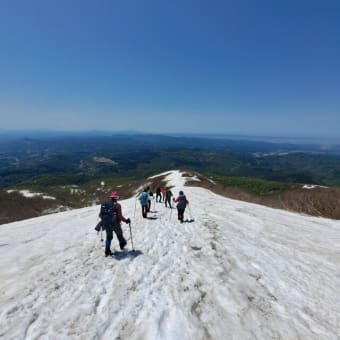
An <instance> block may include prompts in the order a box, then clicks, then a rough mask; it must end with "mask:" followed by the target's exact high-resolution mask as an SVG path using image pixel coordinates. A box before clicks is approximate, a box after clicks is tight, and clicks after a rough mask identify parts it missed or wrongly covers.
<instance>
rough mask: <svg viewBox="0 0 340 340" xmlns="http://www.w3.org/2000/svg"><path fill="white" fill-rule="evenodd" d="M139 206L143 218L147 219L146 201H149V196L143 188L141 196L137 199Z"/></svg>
mask: <svg viewBox="0 0 340 340" xmlns="http://www.w3.org/2000/svg"><path fill="white" fill-rule="evenodd" d="M139 200H140V204H141V206H142V215H143V218H146V217H147V214H148V200H149V194H148V189H147V188H145V189H144V190H143V192H142V194H141V195H140V197H139Z"/></svg>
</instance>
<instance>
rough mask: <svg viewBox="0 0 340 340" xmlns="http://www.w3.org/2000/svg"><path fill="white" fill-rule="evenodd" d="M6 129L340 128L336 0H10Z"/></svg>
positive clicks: (1, 30)
mask: <svg viewBox="0 0 340 340" xmlns="http://www.w3.org/2000/svg"><path fill="white" fill-rule="evenodd" d="M0 44H1V45H0V119H1V125H0V127H1V128H8V129H23V128H40V129H61V130H65V129H67V130H73V129H77V130H90V129H99V130H111V129H112V130H127V129H128V130H138V131H148V132H162V133H163V132H205V133H227V134H228V133H240V134H255V135H256V134H264V135H280V136H282V135H289V136H291V135H294V136H299V135H301V136H328V137H330V136H333V137H334V136H337V137H339V135H340V1H338V0H334V1H332V0H330V1H329V0H320V1H314V0H295V1H291V0H275V1H274V0H268V1H262V0H256V1H255V0H234V1H228V0H224V1H214V0H211V1H208V0H207V1H200V0H192V1H191V0H190V1H187V0H180V1H177V0H169V1H163V0H154V1H147V0H143V1H142V0H121V1H115V0H103V1H101V0H98V1H95V0H93V1H87V0H40V1H36V0H30V1H24V0H22V1H16V0H2V1H1V2H0Z"/></svg>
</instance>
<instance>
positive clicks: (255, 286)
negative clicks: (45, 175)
mask: <svg viewBox="0 0 340 340" xmlns="http://www.w3.org/2000/svg"><path fill="white" fill-rule="evenodd" d="M167 180H168V181H169V185H175V188H173V189H172V191H173V193H174V194H175V195H177V194H178V191H179V190H184V193H185V194H186V195H187V198H188V200H189V201H190V204H189V207H190V210H189V208H187V209H186V211H185V218H186V219H187V220H188V222H186V223H183V224H180V223H179V222H178V221H177V214H176V210H175V209H173V210H170V209H169V208H165V207H164V203H163V204H161V203H156V204H155V205H154V203H153V204H152V209H151V210H152V212H151V214H150V216H151V217H155V218H157V219H155V220H149V219H143V218H142V216H141V210H140V207H139V204H138V201H136V199H135V198H134V197H133V198H130V199H128V200H124V201H121V205H122V210H123V214H124V216H125V217H130V218H131V219H132V224H131V226H132V232H133V241H134V246H135V249H136V250H138V251H140V252H142V255H139V256H137V257H135V258H132V257H126V258H123V259H121V260H117V259H111V258H105V257H104V248H103V246H102V243H101V242H100V236H97V235H96V232H95V231H94V230H93V228H94V226H95V225H96V222H97V216H98V212H99V206H96V207H89V208H84V209H79V210H73V211H67V212H63V213H58V214H54V215H48V216H43V217H39V218H35V219H30V220H26V221H20V222H15V223H11V224H8V225H2V226H0V254H1V257H0V278H1V281H0V305H1V311H0V338H4V339H39V338H41V339H47V338H48V339H129V340H130V339H132V340H133V339H152V340H153V339H176V340H177V339H181V340H182V339H195V340H196V339H327V340H328V339H339V337H338V336H339V334H340V303H339V298H338V292H339V287H340V273H339V268H340V266H339V264H340V242H339V241H340V225H339V222H338V221H332V220H327V219H322V218H314V217H306V216H302V215H298V214H295V213H289V212H285V211H280V210H275V209H270V208H267V207H262V206H259V205H254V204H250V203H244V202H239V201H234V200H230V199H227V198H224V197H221V196H218V195H215V194H213V193H212V192H210V191H208V190H206V189H202V188H197V187H185V186H184V185H185V179H184V178H183V177H182V175H181V174H180V173H179V172H177V171H172V172H169V175H168V176H167ZM134 216H135V217H134ZM191 218H193V219H194V221H193V222H189V221H190V219H191ZM122 227H123V231H124V235H125V237H126V238H128V239H129V237H130V236H129V228H128V226H127V225H126V224H123V226H122ZM112 248H115V249H117V248H118V242H117V240H116V239H115V238H114V240H113V246H112ZM127 248H128V249H131V243H130V240H128V247H127Z"/></svg>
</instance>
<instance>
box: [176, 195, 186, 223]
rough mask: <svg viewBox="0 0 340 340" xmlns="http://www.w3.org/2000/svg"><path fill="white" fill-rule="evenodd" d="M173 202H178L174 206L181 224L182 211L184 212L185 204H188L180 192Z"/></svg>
mask: <svg viewBox="0 0 340 340" xmlns="http://www.w3.org/2000/svg"><path fill="white" fill-rule="evenodd" d="M174 202H175V203H177V202H178V203H177V205H176V208H177V212H178V220H179V221H181V223H183V219H184V211H185V208H186V206H187V204H189V201H188V200H187V198H186V197H185V195H184V193H183V191H182V190H181V191H180V192H179V196H178V197H177V198H176V199H174Z"/></svg>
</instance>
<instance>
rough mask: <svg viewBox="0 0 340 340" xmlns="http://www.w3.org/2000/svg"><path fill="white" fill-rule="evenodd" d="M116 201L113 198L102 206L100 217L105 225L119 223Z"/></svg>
mask: <svg viewBox="0 0 340 340" xmlns="http://www.w3.org/2000/svg"><path fill="white" fill-rule="evenodd" d="M115 205H116V204H115V203H114V202H113V201H112V200H107V201H105V202H104V203H102V205H101V207H100V213H99V217H100V218H101V219H102V221H103V224H104V225H107V224H109V225H115V224H116V223H117V211H116V208H115Z"/></svg>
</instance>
